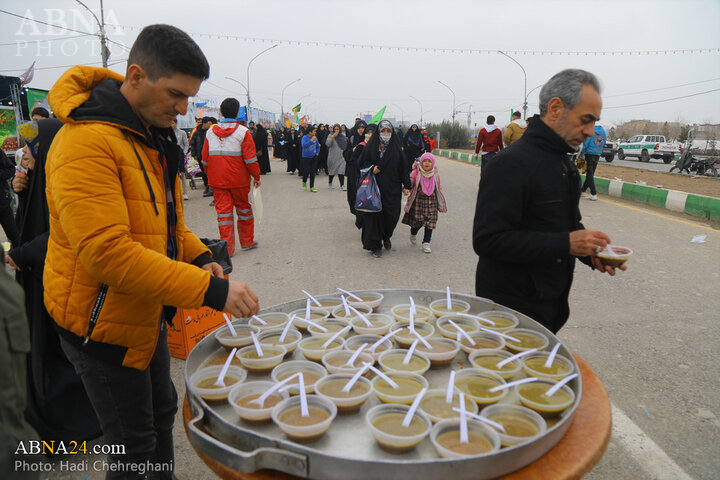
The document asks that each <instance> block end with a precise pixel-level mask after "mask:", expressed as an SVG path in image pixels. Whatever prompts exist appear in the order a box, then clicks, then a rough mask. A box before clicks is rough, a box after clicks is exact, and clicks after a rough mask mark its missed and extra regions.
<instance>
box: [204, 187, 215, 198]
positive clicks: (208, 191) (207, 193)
mask: <svg viewBox="0 0 720 480" xmlns="http://www.w3.org/2000/svg"><path fill="white" fill-rule="evenodd" d="M212 195H213V193H212V189H211V188H210V187H209V186H208V187H205V191H204V192H203V197H212Z"/></svg>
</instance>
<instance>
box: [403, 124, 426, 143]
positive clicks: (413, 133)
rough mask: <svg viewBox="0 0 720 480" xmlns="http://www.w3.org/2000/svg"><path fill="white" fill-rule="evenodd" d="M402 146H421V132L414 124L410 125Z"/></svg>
mask: <svg viewBox="0 0 720 480" xmlns="http://www.w3.org/2000/svg"><path fill="white" fill-rule="evenodd" d="M413 127H415V130H413ZM403 144H404V145H408V144H410V145H414V146H416V147H422V146H423V137H422V132H421V131H420V127H418V126H417V124H416V123H413V124H412V125H410V130H408V131H407V133H406V134H405V141H404V142H403Z"/></svg>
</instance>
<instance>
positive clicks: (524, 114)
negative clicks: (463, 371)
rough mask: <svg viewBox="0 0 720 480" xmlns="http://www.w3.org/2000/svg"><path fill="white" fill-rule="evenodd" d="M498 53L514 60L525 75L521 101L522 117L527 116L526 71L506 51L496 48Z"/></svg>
mask: <svg viewBox="0 0 720 480" xmlns="http://www.w3.org/2000/svg"><path fill="white" fill-rule="evenodd" d="M498 53H499V54H500V55H505V56H506V57H507V58H509V59H510V60H512V61H513V62H515V63H516V64H517V66H518V67H520V70H522V72H523V75H524V76H525V89H524V90H523V91H524V92H525V102H524V103H523V118H527V97H528V93H529V92H528V91H527V73H526V72H525V69H524V68H523V66H522V65H520V63H519V62H518V61H517V60H515V59H514V58H513V57H511V56H510V55H508V54H507V53H505V52H503V51H502V50H498ZM533 90H534V89H533Z"/></svg>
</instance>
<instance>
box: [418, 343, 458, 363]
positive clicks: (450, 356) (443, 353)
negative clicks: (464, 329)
mask: <svg viewBox="0 0 720 480" xmlns="http://www.w3.org/2000/svg"><path fill="white" fill-rule="evenodd" d="M425 341H426V342H427V343H429V344H430V347H432V348H428V347H426V346H425V344H424V343H422V342H419V343H418V344H417V346H416V347H415V351H416V352H419V353H422V354H423V355H425V356H426V357H428V358H429V359H430V368H444V367H447V366H448V365H450V364H451V363H452V362H453V360H455V357H456V356H457V354H458V352H459V351H460V345H458V343H457V342H456V341H455V340H450V339H449V338H442V337H432V338H425Z"/></svg>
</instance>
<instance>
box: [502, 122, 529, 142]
mask: <svg viewBox="0 0 720 480" xmlns="http://www.w3.org/2000/svg"><path fill="white" fill-rule="evenodd" d="M526 128H527V123H526V122H525V120H522V119H518V120H513V121H512V122H510V124H509V125H508V126H507V127H506V128H505V134H504V135H503V140H505V146H506V147H509V146H510V145H512V144H513V143H514V142H517V141H518V140H520V137H522V136H523V133H525V129H526Z"/></svg>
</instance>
